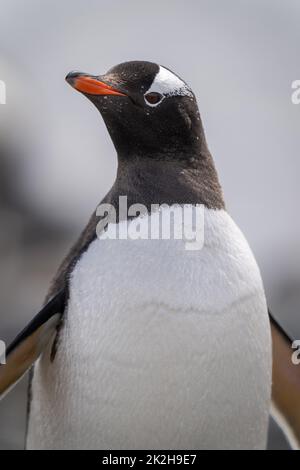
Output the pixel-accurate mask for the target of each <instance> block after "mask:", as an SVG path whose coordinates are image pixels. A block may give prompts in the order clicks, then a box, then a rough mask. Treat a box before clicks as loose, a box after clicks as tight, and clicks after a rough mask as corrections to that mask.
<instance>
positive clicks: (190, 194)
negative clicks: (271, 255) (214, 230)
mask: <svg viewBox="0 0 300 470" xmlns="http://www.w3.org/2000/svg"><path fill="white" fill-rule="evenodd" d="M124 195H125V196H127V199H128V204H129V205H131V204H137V203H138V204H143V205H145V206H146V207H147V209H148V210H149V211H150V210H151V204H160V205H161V204H168V205H173V204H203V205H205V206H206V207H207V208H209V209H224V208H225V204H224V199H223V193H222V188H221V185H220V183H219V180H218V175H217V172H216V169H215V165H214V162H213V159H212V156H211V154H210V153H209V151H208V149H207V148H206V149H205V151H202V152H198V153H191V154H190V155H181V156H179V158H176V159H175V158H174V155H170V156H168V155H157V156H156V158H153V156H152V158H149V157H146V156H144V157H140V156H134V157H131V158H129V159H128V158H126V159H125V158H124V156H118V170H117V178H116V181H115V183H114V185H113V187H112V189H111V191H110V193H109V199H110V201H111V202H112V203H113V204H118V201H117V200H118V198H119V196H124Z"/></svg>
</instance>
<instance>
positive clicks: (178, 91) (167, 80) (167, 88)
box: [145, 65, 193, 106]
mask: <svg viewBox="0 0 300 470" xmlns="http://www.w3.org/2000/svg"><path fill="white" fill-rule="evenodd" d="M148 93H159V94H160V95H162V96H163V97H164V98H166V97H167V96H193V93H192V91H191V89H190V88H189V87H188V85H187V84H186V83H184V82H183V81H182V80H181V79H180V78H179V77H177V75H175V74H174V73H172V72H170V70H167V69H165V68H164V67H162V66H161V65H160V66H159V71H158V73H157V74H156V76H155V78H154V80H153V82H152V85H151V86H150V88H149V89H148V90H147V92H146V93H145V95H147V94H148ZM161 101H162V100H161ZM161 101H159V102H158V103H156V104H150V103H148V102H147V104H148V105H150V106H157V105H158V104H160V103H161Z"/></svg>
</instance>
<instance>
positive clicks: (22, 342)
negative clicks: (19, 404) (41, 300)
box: [0, 290, 66, 400]
mask: <svg viewBox="0 0 300 470" xmlns="http://www.w3.org/2000/svg"><path fill="white" fill-rule="evenodd" d="M65 304H66V290H62V291H60V292H59V293H58V294H57V295H56V296H55V297H53V299H51V300H50V301H49V302H48V303H47V304H46V305H45V306H44V307H43V308H42V310H41V311H40V312H39V313H38V314H37V315H36V316H35V317H34V318H33V320H32V321H31V322H30V323H29V324H28V325H27V326H26V328H24V330H23V331H21V333H20V334H19V335H18V336H17V337H16V338H15V339H14V341H13V342H12V343H11V344H10V345H9V347H8V348H7V351H6V364H2V365H1V366H0V400H1V399H2V398H3V397H4V395H5V394H6V393H7V392H8V391H9V390H10V389H11V388H12V387H13V386H14V385H15V384H16V383H17V382H18V381H19V380H20V379H21V378H22V377H23V375H24V374H25V373H26V372H27V371H28V370H29V369H30V368H31V366H32V365H33V364H34V362H35V361H36V360H37V359H38V358H39V356H40V354H41V353H42V352H43V350H44V349H45V348H46V347H47V345H48V344H49V343H50V341H53V340H54V338H55V336H56V331H57V328H58V326H59V325H60V322H61V318H62V316H63V313H64V310H65Z"/></svg>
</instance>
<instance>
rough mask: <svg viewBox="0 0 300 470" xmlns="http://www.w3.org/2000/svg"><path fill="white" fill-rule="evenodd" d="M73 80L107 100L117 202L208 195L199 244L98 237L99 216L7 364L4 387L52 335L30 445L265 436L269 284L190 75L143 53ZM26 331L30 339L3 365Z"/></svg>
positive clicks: (219, 443) (244, 440)
mask: <svg viewBox="0 0 300 470" xmlns="http://www.w3.org/2000/svg"><path fill="white" fill-rule="evenodd" d="M67 80H68V81H69V83H70V84H72V85H73V86H74V87H75V88H76V89H78V90H79V91H81V92H82V93H84V94H85V95H86V96H87V97H88V98H89V99H90V100H91V101H92V102H93V103H94V104H95V105H96V107H97V108H98V109H99V111H100V112H101V114H102V116H103V118H104V121H105V123H106V126H107V128H108V131H109V133H110V135H111V138H112V140H113V142H114V145H115V147H116V150H117V153H118V159H119V166H118V173H117V178H116V181H115V183H114V185H113V187H112V189H111V191H110V192H109V193H108V194H107V196H106V197H105V198H104V201H103V202H104V203H110V204H112V205H113V206H114V207H115V208H116V209H118V204H119V196H122V195H126V196H127V198H128V205H131V204H136V203H139V204H143V205H144V206H145V207H146V208H147V209H148V214H146V215H143V219H145V217H146V218H148V219H151V218H153V217H154V215H153V214H151V213H150V209H151V204H153V203H155V204H168V205H169V206H172V207H174V205H179V206H180V205H181V206H182V205H186V204H189V205H192V206H194V207H195V206H196V205H197V204H202V205H204V222H205V239H204V246H203V248H202V250H199V251H198V252H192V253H188V252H187V251H185V250H184V242H183V241H182V240H155V241H153V240H139V241H135V242H134V241H132V240H118V241H116V240H108V239H101V237H100V238H98V237H97V236H96V225H97V223H98V218H97V217H96V215H95V214H94V215H93V216H92V218H91V220H90V223H89V224H88V226H87V228H86V230H85V231H84V233H83V235H82V236H81V238H80V240H79V241H78V243H77V244H76V245H75V247H74V248H73V249H72V250H71V253H70V255H69V256H68V257H67V258H66V260H65V261H64V263H63V265H62V267H61V268H60V270H59V272H58V274H57V276H56V278H55V280H54V282H53V285H52V288H51V290H50V293H49V298H50V299H52V300H50V303H49V304H47V305H46V307H44V309H43V310H42V312H41V314H40V316H38V319H37V321H35V322H34V324H33V325H31V326H30V327H29V329H28V330H27V331H25V332H24V333H23V334H22V335H21V337H20V339H19V340H17V341H16V343H15V344H14V345H13V347H12V352H11V354H10V356H9V358H8V368H7V366H5V367H2V368H0V393H2V392H4V391H5V389H6V388H7V386H8V385H10V384H11V383H13V382H15V379H16V375H20V376H21V375H22V374H23V373H24V371H25V369H26V368H27V367H28V366H29V365H30V364H31V363H32V362H33V361H34V360H35V359H36V358H37V356H38V354H39V353H40V351H41V349H42V348H41V345H43V346H44V348H45V352H44V354H43V356H42V357H41V359H40V360H39V361H38V363H37V365H36V367H35V372H34V378H33V381H32V390H31V391H32V393H31V394H32V403H31V410H30V417H29V427H28V439H27V444H28V448H109V449H114V448H119V449H120V448H124V449H126V448H169V449H171V448H177V449H180V448H189V449H193V448H235V449H238V448H249V449H258V448H264V447H265V444H266V436H267V426H268V414H269V401H270V393H271V340H270V328H269V322H268V312H267V306H266V301H265V296H264V290H263V286H262V281H261V278H260V274H259V270H258V268H257V265H256V263H255V260H254V258H253V255H252V253H251V251H250V249H249V246H248V244H247V242H246V241H245V239H244V237H243V235H242V234H241V232H240V231H239V229H238V228H237V227H236V225H235V224H234V222H233V221H232V219H231V218H230V216H229V215H228V213H227V212H226V210H225V205H224V201H223V195H222V191H221V187H220V184H219V181H218V177H217V173H216V171H215V167H214V164H213V161H212V157H211V155H210V153H209V151H208V148H207V145H206V141H205V136H204V132H203V128H202V124H201V119H200V116H199V112H198V108H197V104H196V100H195V97H194V95H193V93H192V91H191V89H190V88H189V87H188V85H187V84H186V83H185V82H183V80H181V79H180V78H179V77H178V76H177V75H175V74H173V73H172V72H171V71H169V70H168V69H166V68H165V67H161V66H158V65H156V64H153V63H149V62H128V63H125V64H120V65H118V66H116V67H114V68H113V69H111V70H110V71H109V72H108V73H107V74H105V75H104V76H99V77H91V76H88V75H87V74H78V73H72V74H69V76H68V77H67ZM163 210H164V211H166V210H168V209H163ZM174 210H175V211H176V208H175V209H174ZM125 223H126V221H124V220H119V221H118V224H119V226H121V225H122V224H125ZM57 310H59V312H57ZM45 312H46V313H45ZM51 312H52V314H53V315H52V314H51ZM63 314H64V319H63V321H62V316H63ZM55 327H59V328H58V329H59V335H58V337H57V338H56V341H55V345H54V346H53V333H54V331H55ZM274 328H275V330H274V331H276V332H278V331H279V330H278V328H276V326H275V324H274ZM40 333H41V334H42V335H43V336H42V341H40V339H39V337H40V336H41V334H40ZM45 334H46V337H45ZM32 338H33V340H34V341H35V342H36V339H38V341H37V346H36V347H35V348H34V353H33V354H32V353H31V350H30V352H29V354H28V355H27V358H26V361H23V365H22V367H20V369H18V370H20V374H16V373H14V374H12V375H11V376H9V374H8V373H7V372H6V371H7V370H9V368H10V369H12V370H14V371H16V362H18V361H19V362H20V359H19V357H18V351H19V350H20V348H21V347H22V345H25V347H26V345H28V346H27V347H29V348H30V347H31V341H32ZM279 338H280V340H279V341H281V340H282V335H280V336H279ZM35 342H34V344H35ZM21 362H22V361H21ZM279 376H280V374H279ZM283 408H284V406H283Z"/></svg>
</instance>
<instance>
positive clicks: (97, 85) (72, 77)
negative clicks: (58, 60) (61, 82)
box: [66, 72, 126, 96]
mask: <svg viewBox="0 0 300 470" xmlns="http://www.w3.org/2000/svg"><path fill="white" fill-rule="evenodd" d="M66 80H67V82H68V83H69V84H70V85H71V86H72V87H73V88H75V90H77V91H80V92H81V93H86V94H88V95H117V96H126V95H125V93H121V92H120V91H119V90H116V89H115V88H113V87H111V86H110V85H107V84H106V83H104V82H101V81H100V80H98V79H97V78H95V77H92V76H90V75H85V74H81V73H79V72H70V73H69V74H68V75H67V76H66Z"/></svg>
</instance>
